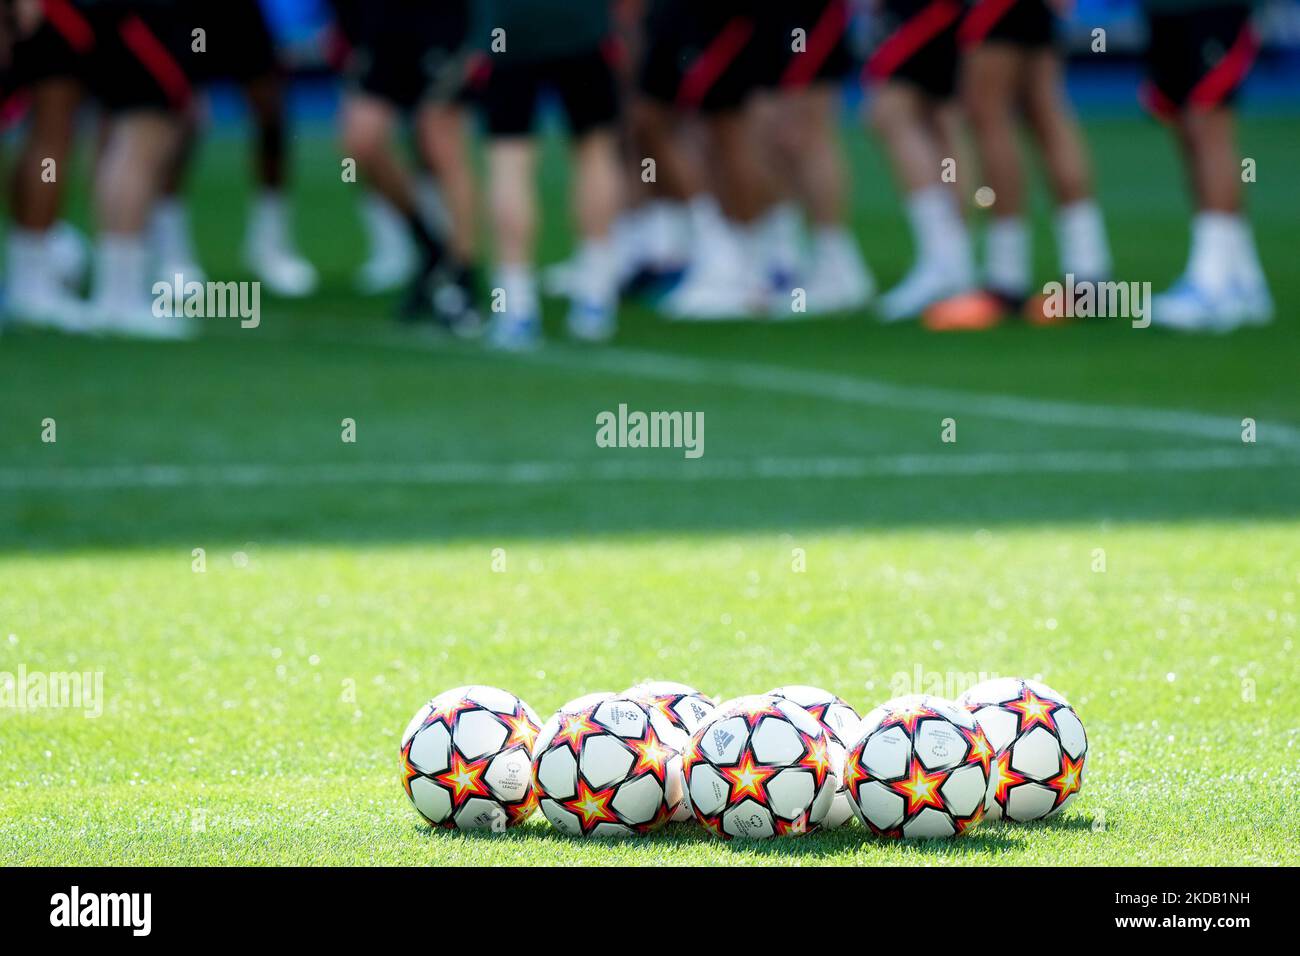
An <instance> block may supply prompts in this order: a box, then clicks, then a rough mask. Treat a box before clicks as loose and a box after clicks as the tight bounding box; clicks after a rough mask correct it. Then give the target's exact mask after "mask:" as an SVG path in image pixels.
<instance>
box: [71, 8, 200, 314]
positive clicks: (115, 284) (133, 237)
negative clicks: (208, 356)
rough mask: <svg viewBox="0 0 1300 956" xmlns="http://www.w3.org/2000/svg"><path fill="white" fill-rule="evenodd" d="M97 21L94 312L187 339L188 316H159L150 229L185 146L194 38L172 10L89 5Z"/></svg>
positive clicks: (89, 12)
mask: <svg viewBox="0 0 1300 956" xmlns="http://www.w3.org/2000/svg"><path fill="white" fill-rule="evenodd" d="M81 5H82V9H83V10H84V11H85V13H86V15H87V17H88V18H89V19H90V20H91V21H92V22H93V25H94V33H95V50H94V53H93V55H92V56H91V61H90V62H91V79H90V81H89V82H88V86H89V88H90V89H91V90H92V91H93V92H94V93H95V95H96V96H97V97H98V98H99V99H100V100H101V101H102V103H103V105H104V108H105V111H106V112H107V114H108V126H107V135H106V139H105V143H104V148H103V153H102V155H101V156H100V160H99V168H98V170H97V172H96V177H95V208H96V218H97V220H98V222H97V225H98V233H97V236H96V248H95V279H94V287H93V289H92V293H91V311H92V314H93V315H94V317H95V322H96V324H97V325H98V326H99V327H100V328H103V329H104V330H106V331H111V332H117V333H120V334H124V335H139V336H143V337H148V338H160V339H179V338H188V337H190V336H192V335H194V334H196V333H197V331H198V329H197V327H196V326H195V324H194V322H193V320H192V319H190V318H187V317H186V316H183V315H171V314H166V313H156V312H155V311H154V309H153V300H152V297H151V295H150V289H151V287H152V269H151V264H152V262H151V260H152V257H151V255H150V250H149V245H148V242H147V236H148V233H147V226H148V222H149V217H150V214H151V213H152V210H153V205H154V203H155V201H156V200H157V198H158V196H159V195H160V194H161V192H162V187H163V182H164V180H165V178H166V175H167V171H168V168H169V164H170V162H171V161H172V159H173V157H174V155H175V151H176V150H177V149H178V148H179V147H180V138H181V117H182V116H183V114H184V112H185V111H186V110H187V109H188V108H189V106H190V104H191V102H192V97H193V93H192V89H191V86H190V80H189V77H188V76H187V75H186V72H185V69H184V66H183V65H182V64H183V62H184V60H185V55H184V51H185V50H187V49H188V35H187V34H186V32H185V30H184V28H183V24H182V23H181V22H180V20H179V19H178V18H177V17H176V16H175V12H176V11H175V8H174V7H173V5H172V4H170V3H161V2H156V0H155V2H148V3H145V2H135V0H130V2H127V0H123V2H116V0H115V2H111V3H104V2H94V0H81Z"/></svg>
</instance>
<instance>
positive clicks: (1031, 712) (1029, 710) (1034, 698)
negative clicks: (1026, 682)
mask: <svg viewBox="0 0 1300 956" xmlns="http://www.w3.org/2000/svg"><path fill="white" fill-rule="evenodd" d="M1001 706H1002V708H1003V710H1009V711H1011V712H1012V713H1014V714H1015V715H1016V717H1017V720H1018V721H1019V724H1018V726H1017V729H1016V734H1017V736H1019V735H1020V734H1023V733H1024V732H1025V731H1027V730H1029V728H1030V727H1033V726H1034V725H1035V724H1042V725H1043V726H1044V727H1046V728H1047V729H1048V730H1050V731H1051V732H1052V733H1056V721H1055V720H1054V719H1053V718H1052V712H1053V711H1054V710H1056V708H1058V707H1059V706H1061V705H1060V704H1057V703H1056V702H1055V701H1050V700H1047V699H1045V698H1043V697H1039V696H1038V695H1037V694H1035V693H1034V692H1033V691H1032V690H1030V689H1029V688H1028V687H1025V688H1023V689H1022V690H1021V691H1020V696H1019V697H1018V698H1017V699H1015V700H1009V701H1007V702H1006V703H1005V704H1002V705H1001Z"/></svg>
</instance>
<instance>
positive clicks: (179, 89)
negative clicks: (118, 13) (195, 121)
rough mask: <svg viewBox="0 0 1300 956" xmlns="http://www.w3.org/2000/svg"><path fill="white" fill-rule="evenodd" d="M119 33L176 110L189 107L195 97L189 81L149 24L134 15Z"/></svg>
mask: <svg viewBox="0 0 1300 956" xmlns="http://www.w3.org/2000/svg"><path fill="white" fill-rule="evenodd" d="M118 33H119V34H120V35H121V37H122V42H123V43H125V44H126V48H127V49H128V50H130V51H131V52H132V53H134V54H135V56H136V59H138V60H139V61H140V65H141V66H143V67H144V68H145V70H147V71H148V73H149V75H150V76H152V77H153V78H154V80H155V81H156V82H157V83H158V85H159V86H160V87H161V88H162V91H163V95H165V96H166V97H167V99H168V101H169V102H170V103H171V105H172V106H173V107H175V108H176V109H184V108H185V107H186V106H188V105H189V102H190V96H191V95H192V91H191V89H190V81H189V78H188V77H186V75H185V71H184V70H182V69H181V66H180V64H179V63H177V62H176V59H175V58H174V57H173V56H172V55H171V53H170V52H169V51H168V49H167V47H166V46H164V45H163V42H162V41H161V40H159V39H158V37H157V36H156V35H155V34H154V32H153V31H152V30H150V29H149V26H148V24H146V23H145V22H144V21H143V20H141V19H140V18H139V17H138V16H135V15H132V16H129V17H127V18H126V19H125V20H123V21H122V24H121V26H119V27H118Z"/></svg>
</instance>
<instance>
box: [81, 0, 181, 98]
mask: <svg viewBox="0 0 1300 956" xmlns="http://www.w3.org/2000/svg"><path fill="white" fill-rule="evenodd" d="M75 6H76V7H77V9H78V11H79V12H80V13H81V15H82V16H83V17H84V18H85V20H86V22H87V23H88V24H89V25H90V28H91V31H92V33H93V35H94V47H93V49H92V50H91V51H90V53H89V54H88V55H87V57H86V66H85V76H86V86H87V88H88V89H89V91H90V93H91V95H93V96H94V97H96V98H97V99H98V100H99V101H100V102H101V103H102V104H103V106H104V108H105V109H106V110H108V111H109V112H114V113H121V112H128V111H132V110H162V111H168V112H180V111H183V110H185V109H188V108H189V105H190V102H191V100H192V99H193V95H194V91H193V86H192V83H191V77H190V75H189V73H188V71H187V64H188V63H190V62H191V61H190V59H189V51H190V34H189V29H188V28H187V27H186V25H185V24H184V22H183V20H182V18H181V17H179V16H177V15H176V8H175V7H174V6H173V5H171V4H160V3H149V2H134V0H94V2H87V0H76V3H75Z"/></svg>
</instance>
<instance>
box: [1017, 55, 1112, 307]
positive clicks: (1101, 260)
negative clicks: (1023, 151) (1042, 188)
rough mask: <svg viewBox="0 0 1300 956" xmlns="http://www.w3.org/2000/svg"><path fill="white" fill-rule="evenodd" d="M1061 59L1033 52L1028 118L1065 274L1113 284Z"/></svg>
mask: <svg viewBox="0 0 1300 956" xmlns="http://www.w3.org/2000/svg"><path fill="white" fill-rule="evenodd" d="M1062 74H1063V69H1062V60H1061V55H1060V54H1059V53H1058V52H1057V51H1056V50H1055V49H1053V48H1051V47H1045V48H1042V49H1038V50H1035V51H1033V52H1032V53H1031V54H1030V55H1029V63H1028V65H1027V74H1026V76H1027V81H1026V89H1025V96H1024V99H1025V116H1026V118H1027V119H1028V120H1029V126H1030V129H1031V130H1032V131H1033V134H1034V138H1035V141H1036V142H1037V145H1038V150H1039V153H1040V154H1041V155H1042V157H1043V164H1044V166H1045V167H1046V169H1047V177H1048V183H1049V185H1050V187H1051V190H1052V197H1053V199H1054V200H1055V201H1056V222H1055V227H1056V245H1057V256H1058V257H1059V261H1060V267H1061V274H1062V275H1073V276H1074V277H1075V279H1076V280H1083V281H1087V282H1104V281H1106V280H1107V279H1109V278H1110V272H1111V258H1110V243H1109V242H1108V241H1107V239H1106V226H1105V223H1104V222H1103V221H1102V215H1101V208H1100V207H1099V206H1098V205H1097V202H1096V200H1095V199H1094V198H1093V193H1092V170H1091V168H1090V166H1089V161H1088V147H1087V144H1086V143H1085V142H1084V140H1083V135H1082V132H1081V131H1080V129H1079V121H1078V119H1077V118H1076V117H1075V115H1074V109H1073V107H1072V106H1071V105H1070V101H1069V100H1068V99H1067V98H1066V95H1065V78H1064V76H1063V75H1062Z"/></svg>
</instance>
